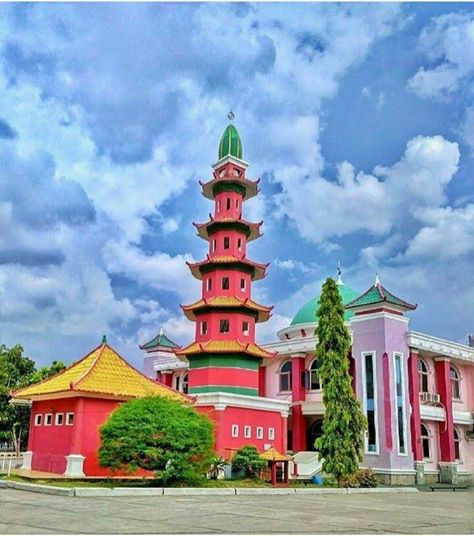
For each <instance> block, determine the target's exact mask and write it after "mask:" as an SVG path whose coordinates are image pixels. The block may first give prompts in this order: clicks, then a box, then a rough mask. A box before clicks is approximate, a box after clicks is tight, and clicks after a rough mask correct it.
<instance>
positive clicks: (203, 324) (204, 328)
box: [201, 320, 207, 335]
mask: <svg viewBox="0 0 474 536" xmlns="http://www.w3.org/2000/svg"><path fill="white" fill-rule="evenodd" d="M206 333H207V321H206V320H203V321H202V322H201V335H206Z"/></svg>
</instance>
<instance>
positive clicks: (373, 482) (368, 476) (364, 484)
mask: <svg viewBox="0 0 474 536" xmlns="http://www.w3.org/2000/svg"><path fill="white" fill-rule="evenodd" d="M340 485H341V486H342V487H343V488H376V487H377V485H378V483H377V479H376V478H375V474H374V472H373V471H372V469H358V470H357V471H355V472H354V473H352V474H351V475H347V476H344V477H342V479H341V480H340Z"/></svg>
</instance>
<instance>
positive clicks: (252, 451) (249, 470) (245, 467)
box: [232, 445, 267, 478]
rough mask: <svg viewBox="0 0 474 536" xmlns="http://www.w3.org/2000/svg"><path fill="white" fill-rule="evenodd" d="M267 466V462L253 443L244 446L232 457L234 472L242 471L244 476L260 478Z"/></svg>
mask: <svg viewBox="0 0 474 536" xmlns="http://www.w3.org/2000/svg"><path fill="white" fill-rule="evenodd" d="M265 467H267V462H266V461H265V460H262V458H260V454H259V453H258V450H257V449H256V448H255V447H254V446H252V445H247V446H245V447H242V448H241V449H239V450H238V451H237V452H236V453H235V456H234V457H233V458H232V472H236V473H238V472H241V473H242V474H243V477H244V478H258V477H259V476H260V473H261V471H263V469H265Z"/></svg>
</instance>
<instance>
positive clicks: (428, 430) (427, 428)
mask: <svg viewBox="0 0 474 536" xmlns="http://www.w3.org/2000/svg"><path fill="white" fill-rule="evenodd" d="M422 426H423V427H424V428H425V430H426V433H427V435H425V436H424V435H423V434H422V433H421V427H422ZM420 438H421V453H422V455H423V461H424V462H431V461H432V460H433V445H432V441H431V428H430V427H429V426H428V425H427V424H426V423H425V422H423V421H421V422H420ZM424 438H426V439H428V450H429V456H428V458H426V457H425V453H424V450H423V439H424Z"/></svg>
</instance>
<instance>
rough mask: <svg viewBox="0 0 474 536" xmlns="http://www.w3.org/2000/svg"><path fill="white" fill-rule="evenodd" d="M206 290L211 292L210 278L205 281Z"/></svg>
mask: <svg viewBox="0 0 474 536" xmlns="http://www.w3.org/2000/svg"><path fill="white" fill-rule="evenodd" d="M206 288H207V291H208V292H209V291H210V290H212V277H210V278H209V279H208V280H207V281H206Z"/></svg>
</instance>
